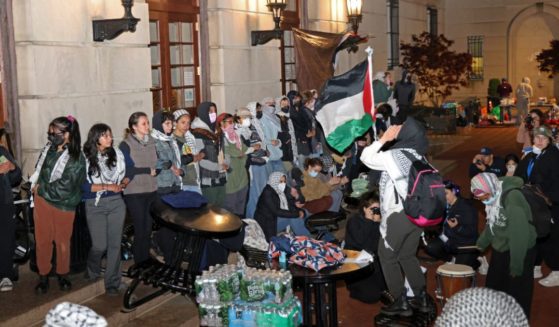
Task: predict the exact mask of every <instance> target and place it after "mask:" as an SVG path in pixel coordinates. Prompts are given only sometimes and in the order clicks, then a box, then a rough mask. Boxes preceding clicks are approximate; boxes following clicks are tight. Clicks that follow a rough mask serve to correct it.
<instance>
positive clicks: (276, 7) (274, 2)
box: [250, 0, 287, 46]
mask: <svg viewBox="0 0 559 327" xmlns="http://www.w3.org/2000/svg"><path fill="white" fill-rule="evenodd" d="M266 2H267V3H266V7H268V10H269V11H271V12H272V14H273V16H274V23H275V27H274V29H273V30H271V31H252V32H250V39H251V41H252V45H253V46H255V45H259V44H266V43H268V42H270V41H271V40H273V39H281V38H282V37H283V30H282V29H281V28H280V21H281V14H282V12H283V10H284V9H285V7H287V0H266Z"/></svg>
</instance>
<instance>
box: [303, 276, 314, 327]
mask: <svg viewBox="0 0 559 327" xmlns="http://www.w3.org/2000/svg"><path fill="white" fill-rule="evenodd" d="M312 292H313V284H312V283H307V282H305V284H304V286H303V326H312V309H313V308H312V305H313V304H312Z"/></svg>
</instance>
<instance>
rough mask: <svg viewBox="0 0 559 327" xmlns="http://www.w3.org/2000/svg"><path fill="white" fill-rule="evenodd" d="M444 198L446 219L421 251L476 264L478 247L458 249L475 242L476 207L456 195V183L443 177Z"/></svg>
mask: <svg viewBox="0 0 559 327" xmlns="http://www.w3.org/2000/svg"><path fill="white" fill-rule="evenodd" d="M444 187H445V194H446V202H447V214H446V219H445V221H444V222H443V232H442V234H441V235H440V236H439V237H438V238H436V239H434V240H431V241H430V242H429V243H428V244H427V247H426V248H425V251H426V252H427V254H429V255H430V256H432V257H434V258H436V259H440V260H444V261H451V260H452V258H453V257H454V258H455V261H454V263H456V264H462V265H467V266H470V267H472V268H473V269H474V270H475V269H477V267H478V266H479V261H478V260H477V257H478V251H477V249H475V248H473V249H472V248H470V249H461V247H472V246H475V244H476V240H477V221H478V218H477V210H476V209H475V208H474V207H473V206H472V205H471V204H470V203H469V202H468V200H466V199H463V198H462V197H461V196H460V186H458V185H456V184H454V183H453V182H452V181H448V180H447V181H445V182H444Z"/></svg>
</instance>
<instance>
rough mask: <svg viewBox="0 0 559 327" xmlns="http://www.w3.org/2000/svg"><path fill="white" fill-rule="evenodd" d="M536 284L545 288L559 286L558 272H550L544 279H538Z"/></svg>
mask: <svg viewBox="0 0 559 327" xmlns="http://www.w3.org/2000/svg"><path fill="white" fill-rule="evenodd" d="M538 283H540V284H541V285H542V286H545V287H555V286H559V271H552V272H551V273H550V274H549V275H547V277H546V278H544V279H540V280H539V281H538Z"/></svg>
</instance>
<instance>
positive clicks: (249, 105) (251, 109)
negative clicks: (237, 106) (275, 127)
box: [246, 101, 257, 117]
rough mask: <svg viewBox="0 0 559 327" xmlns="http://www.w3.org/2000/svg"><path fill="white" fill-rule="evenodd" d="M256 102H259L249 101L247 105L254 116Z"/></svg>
mask: <svg viewBox="0 0 559 327" xmlns="http://www.w3.org/2000/svg"><path fill="white" fill-rule="evenodd" d="M256 104H257V102H256V101H253V102H249V103H248V104H247V107H246V108H247V109H248V111H250V114H251V115H252V117H256Z"/></svg>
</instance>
